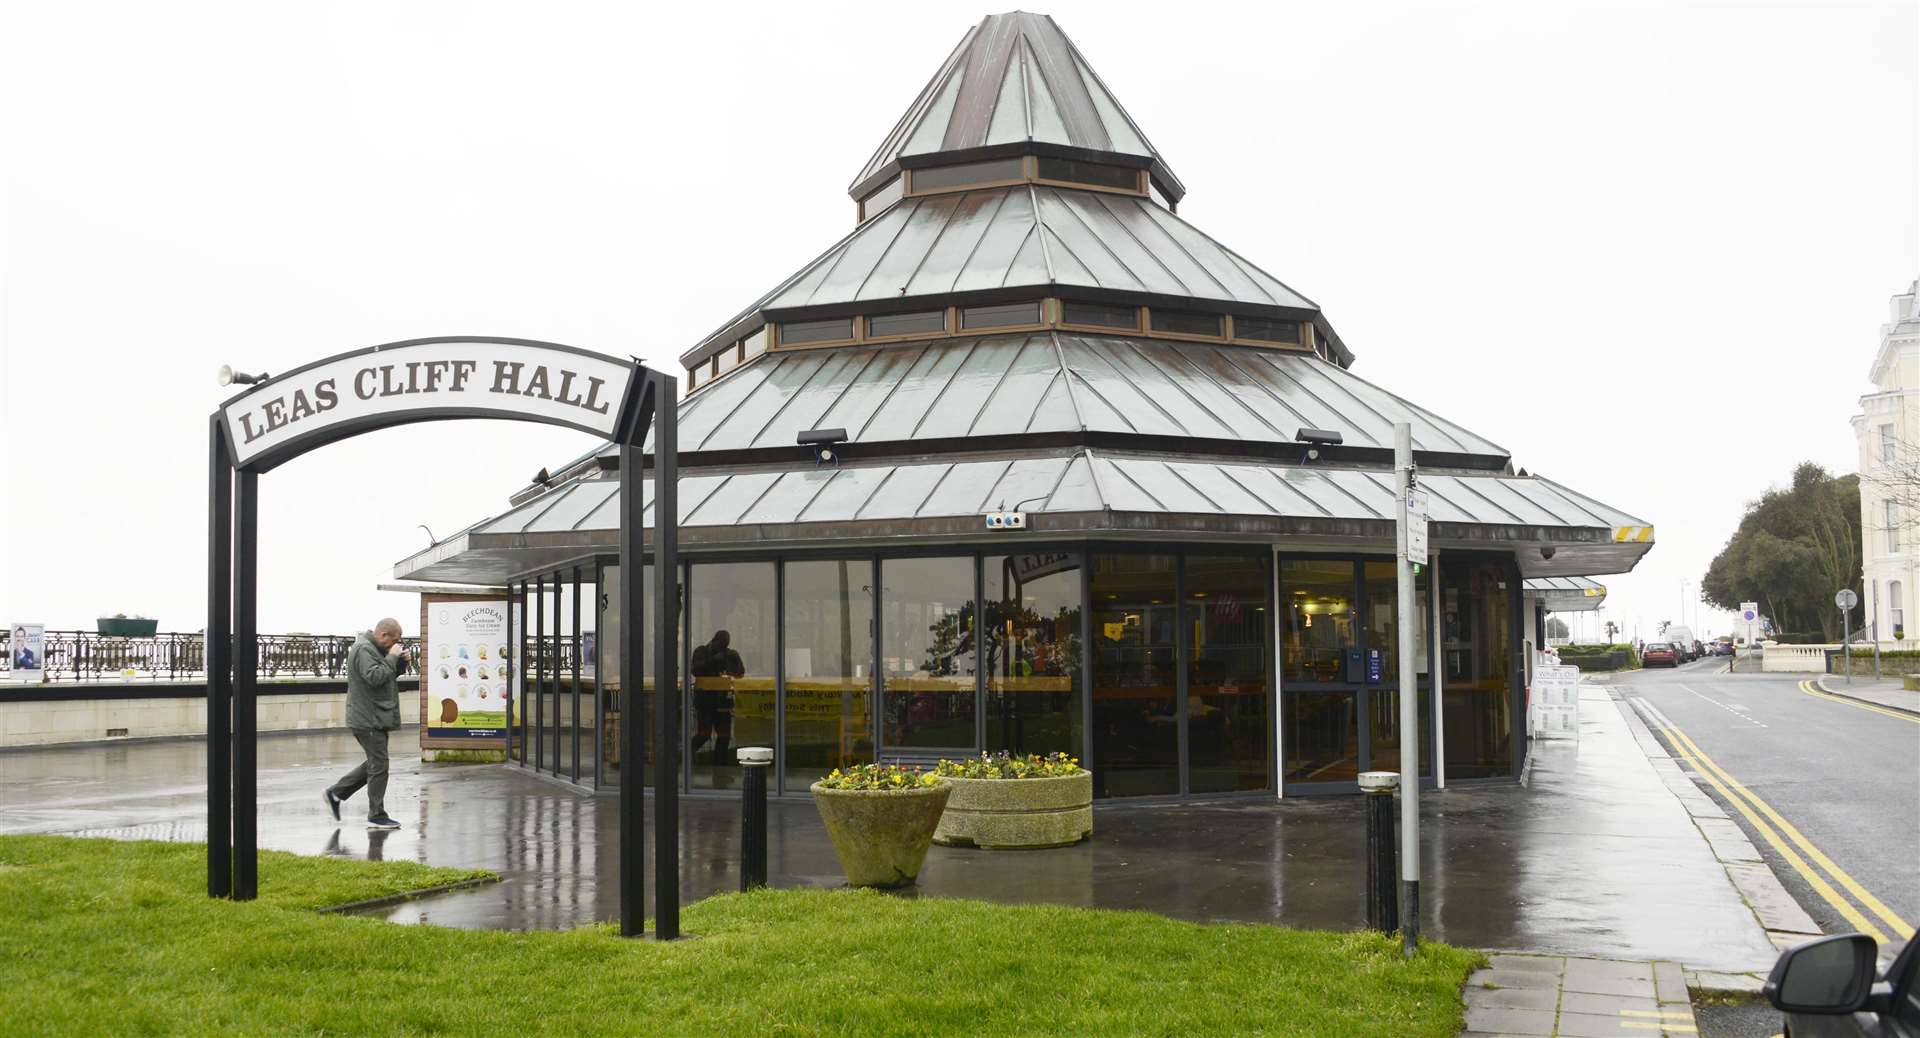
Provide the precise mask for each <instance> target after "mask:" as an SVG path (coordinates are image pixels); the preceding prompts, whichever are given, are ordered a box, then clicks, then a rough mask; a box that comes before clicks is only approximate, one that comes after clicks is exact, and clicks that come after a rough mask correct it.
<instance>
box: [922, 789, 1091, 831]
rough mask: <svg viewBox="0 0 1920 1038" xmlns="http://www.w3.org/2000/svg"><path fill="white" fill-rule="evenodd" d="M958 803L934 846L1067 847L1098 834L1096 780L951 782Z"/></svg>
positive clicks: (942, 821)
mask: <svg viewBox="0 0 1920 1038" xmlns="http://www.w3.org/2000/svg"><path fill="white" fill-rule="evenodd" d="M947 781H948V782H951V783H953V799H952V800H950V801H948V803H947V810H946V813H945V814H943V815H941V816H940V827H939V829H937V830H935V832H934V834H933V842H935V843H938V844H940V845H942V846H946V847H955V846H973V847H983V848H988V849H992V850H1012V849H1016V848H1037V847H1065V846H1067V845H1069V844H1074V843H1079V842H1080V841H1081V840H1084V839H1086V838H1087V837H1088V836H1091V835H1092V834H1093V774H1092V773H1091V772H1086V771H1082V772H1081V773H1080V774H1078V775H1062V776H1061V777H1059V778H1024V779H968V778H950V779H948V780H947Z"/></svg>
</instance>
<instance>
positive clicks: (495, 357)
mask: <svg viewBox="0 0 1920 1038" xmlns="http://www.w3.org/2000/svg"><path fill="white" fill-rule="evenodd" d="M675 388H676V387H675V382H674V379H673V378H672V376H669V375H666V374H664V373H662V372H659V371H650V370H648V369H647V368H646V367H645V366H644V365H642V364H641V363H640V362H639V361H638V360H624V361H623V360H618V359H616V358H613V357H608V356H605V355H603V354H598V353H592V352H589V351H587V350H582V349H576V348H574V347H572V346H561V345H559V344H557V343H551V342H535V341H532V340H529V339H495V338H486V337H480V336H449V337H446V338H437V339H412V340H409V341H406V342H393V343H387V344H386V345H383V346H372V347H368V348H367V349H362V350H355V351H353V352H351V353H342V354H340V355H338V356H334V357H328V358H326V359H325V360H318V361H315V362H313V363H312V364H308V365H306V366H304V367H300V368H295V369H294V370H292V371H289V372H285V373H282V374H280V375H278V376H275V377H273V378H270V379H267V380H264V381H262V382H259V383H257V384H255V385H253V386H251V387H249V388H248V389H247V390H246V391H245V392H243V393H240V394H239V395H237V396H234V397H233V398H231V399H229V400H228V401H226V402H225V403H224V404H222V405H220V409H219V410H218V411H216V412H214V413H213V414H212V415H211V416H209V418H208V441H209V442H208V462H209V476H210V480H209V484H208V495H207V628H206V657H207V664H206V666H207V731H208V734H209V737H208V739H207V893H208V894H209V895H210V896H213V897H233V898H236V899H238V900H251V899H252V898H253V897H254V896H255V895H256V893H257V890H258V885H259V867H258V858H259V830H258V824H257V823H258V815H259V795H258V792H259V791H258V788H257V784H256V781H255V780H256V777H257V776H256V774H255V773H256V771H257V764H258V756H257V742H258V739H257V735H258V724H257V714H256V708H257V699H258V689H257V679H258V672H259V656H258V642H257V638H256V636H255V635H256V626H255V620H256V616H255V614H256V606H257V604H258V602H257V599H258V589H259V557H258V540H259V539H258V536H257V530H256V527H257V526H258V524H259V511H260V510H259V482H260V474H261V473H263V472H266V471H268V470H270V469H272V468H274V467H275V466H277V465H280V464H283V463H285V462H287V461H289V460H291V459H293V458H297V457H299V456H300V455H302V454H305V453H307V452H308V451H310V450H313V449H315V448H316V447H322V446H325V445H327V444H329V443H334V442H336V441H338V440H344V439H346V438H348V437H350V436H357V435H359V434H360V433H363V432H371V431H373V430H375V429H385V428H388V427H391V426H396V425H407V424H410V423H413V422H432V421H440V420H443V419H448V418H505V419H509V420H512V421H520V422H541V423H544V424H547V425H563V426H567V427H569V428H573V429H579V430H581V431H583V432H588V433H593V434H595V435H597V436H602V437H605V438H606V439H609V440H612V441H614V442H616V443H618V444H619V445H620V565H621V572H623V573H639V572H641V571H642V568H643V567H642V563H641V559H642V558H643V557H648V561H649V562H650V563H651V565H649V566H647V567H646V568H649V569H651V570H652V571H653V594H654V601H656V602H672V601H674V600H675V596H676V595H677V594H678V590H679V584H678V577H677V576H676V574H677V572H678V562H677V551H678V542H679V534H678V522H679V520H678V516H679V511H680V510H679V507H678V503H677V502H678V498H677V496H676V488H677V487H678V468H677V461H676V459H677V455H678V449H679V437H678V433H677V427H676V411H675V401H676V400H677V399H678V397H677V394H676V392H675ZM649 427H651V428H652V430H653V442H654V449H653V456H652V458H651V462H652V464H651V466H650V469H651V473H652V476H653V482H654V501H655V508H654V529H653V543H652V544H650V545H646V544H643V542H642V537H641V534H642V530H641V525H642V522H643V520H642V516H643V514H644V509H643V507H642V493H641V479H642V476H641V473H642V471H643V470H646V469H648V468H649V466H648V464H647V459H645V458H643V457H642V454H641V451H642V444H643V442H644V441H645V439H646V436H647V430H648V428H649ZM640 585H641V581H638V580H623V581H621V582H620V615H621V616H622V617H623V618H624V619H625V621H626V622H625V623H623V624H622V625H621V626H622V631H621V637H622V639H623V641H622V644H621V650H620V654H619V655H620V668H619V675H618V678H617V682H618V683H617V684H616V683H614V676H613V675H608V676H607V678H608V687H609V688H616V689H617V688H626V689H638V688H640V687H641V681H642V675H641V669H640V656H641V653H642V651H643V650H644V648H645V646H644V644H643V641H642V632H643V631H646V630H647V629H648V624H649V621H651V624H652V627H651V630H652V638H653V645H652V648H653V652H654V659H653V673H654V675H655V680H657V681H659V682H660V683H661V687H663V688H670V687H677V685H676V684H675V682H676V681H677V680H678V679H677V677H676V676H675V675H676V672H677V668H678V666H679V661H678V660H677V658H676V657H675V652H676V646H677V644H678V638H677V634H678V632H677V629H676V627H675V624H676V622H677V619H678V616H677V613H676V611H675V610H673V609H655V610H652V615H648V611H647V609H646V606H645V605H644V601H645V599H644V598H643V594H642V588H641V586H640ZM515 635H516V632H514V631H513V630H512V627H511V625H509V633H508V641H509V643H512V642H513V641H515ZM519 637H520V638H521V639H524V633H520V634H519ZM514 655H515V656H520V655H523V654H521V653H516V654H514ZM504 658H507V657H504V656H503V659H504ZM653 699H654V703H653V712H654V715H655V716H654V718H653V724H652V725H651V730H652V731H653V732H654V733H660V732H677V731H679V730H680V728H681V721H680V705H679V701H678V699H677V697H674V696H655V697H653ZM636 720H638V719H637V718H636ZM642 727H643V726H642V725H641V724H638V723H627V724H622V725H621V726H620V740H621V743H620V747H621V751H622V752H621V759H623V760H629V761H640V760H645V759H648V757H649V756H650V757H651V758H652V760H653V762H654V768H655V776H654V785H655V786H656V787H658V789H657V792H656V793H655V795H654V798H653V799H654V825H655V828H656V830H657V831H658V833H659V840H658V844H657V846H656V852H655V858H656V861H655V875H656V877H658V882H656V883H655V884H654V905H655V911H654V932H655V935H656V936H658V937H660V938H662V939H672V938H674V937H677V936H678V935H679V932H680V883H679V874H680V829H679V807H678V787H677V785H676V783H677V781H678V775H679V771H678V768H679V763H678V755H677V754H676V753H675V748H676V747H677V746H678V743H679V740H678V739H674V738H658V737H656V738H654V740H653V743H654V745H653V751H652V753H651V754H649V753H647V752H646V747H645V745H644V744H643V743H641V742H640V741H639V740H640V739H641V736H640V734H639V732H640V731H641V729H642ZM640 786H641V783H640V782H639V781H629V782H622V783H621V784H620V855H619V873H620V932H621V933H622V934H623V935H627V936H638V935H639V934H640V933H641V930H642V928H643V926H644V923H645V919H646V914H645V910H644V906H643V905H642V903H641V902H642V896H643V892H644V891H643V881H644V875H643V871H644V870H643V869H642V865H641V858H642V856H643V855H644V853H645V837H644V835H643V832H642V829H643V825H644V822H643V818H644V807H643V804H644V799H643V798H644V796H645V794H644V793H643V792H642V791H641V788H640Z"/></svg>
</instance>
